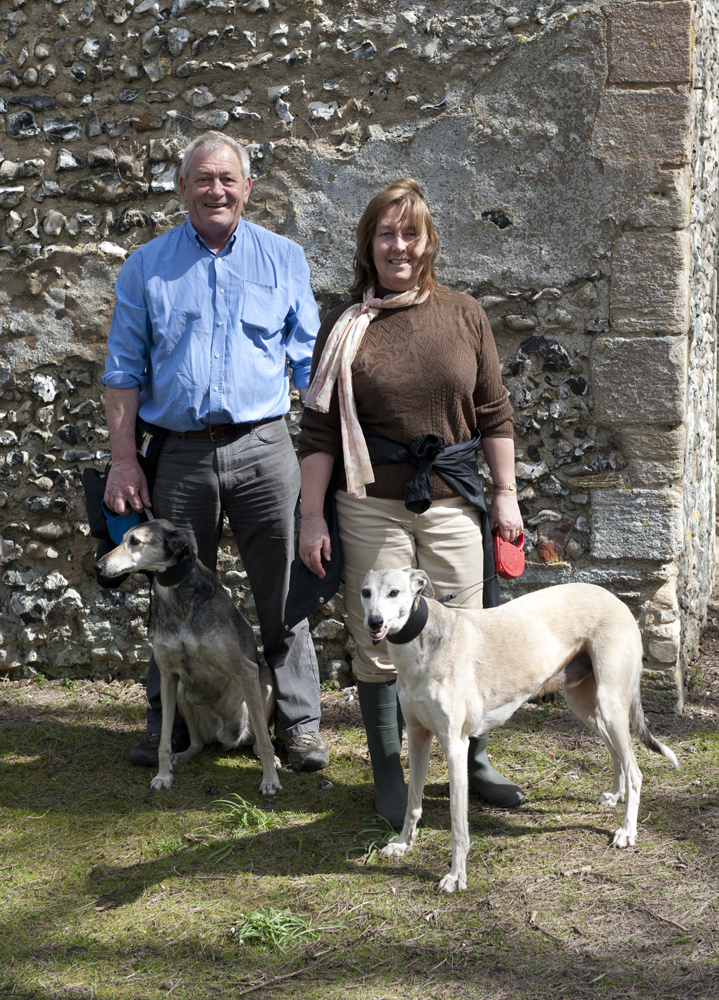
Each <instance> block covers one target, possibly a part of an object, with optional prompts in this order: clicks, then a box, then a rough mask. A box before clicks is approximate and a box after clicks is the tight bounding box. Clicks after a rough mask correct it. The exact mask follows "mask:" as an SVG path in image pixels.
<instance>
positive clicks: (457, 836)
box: [438, 737, 469, 892]
mask: <svg viewBox="0 0 719 1000" xmlns="http://www.w3.org/2000/svg"><path fill="white" fill-rule="evenodd" d="M468 749H469V740H467V739H461V738H459V737H458V738H457V739H455V740H452V742H451V743H449V741H448V743H447V746H446V747H444V752H445V755H446V757H447V765H448V767H449V813H450V820H451V825H452V867H451V868H450V870H449V872H448V873H447V874H446V875H445V876H444V878H443V879H442V880H441V882H440V883H439V886H438V888H439V891H440V892H461V890H462V889H466V888H467V852H468V851H469V822H468V819H467V807H468V803H467V796H468V791H469V779H468V776H467V751H468Z"/></svg>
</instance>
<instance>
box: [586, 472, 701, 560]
mask: <svg viewBox="0 0 719 1000" xmlns="http://www.w3.org/2000/svg"><path fill="white" fill-rule="evenodd" d="M682 517H683V504H682V494H681V492H680V491H679V490H627V489H625V490H595V491H594V495H593V497H592V555H593V556H594V557H595V558H596V559H652V560H656V561H657V562H669V561H670V560H671V559H673V558H674V557H675V556H676V555H677V554H678V553H679V551H680V550H681V545H682V537H683V529H682V524H683V520H682Z"/></svg>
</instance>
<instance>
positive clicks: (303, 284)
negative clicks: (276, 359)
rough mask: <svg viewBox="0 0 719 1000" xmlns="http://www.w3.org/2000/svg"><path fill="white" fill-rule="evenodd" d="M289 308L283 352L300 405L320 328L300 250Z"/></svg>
mask: <svg viewBox="0 0 719 1000" xmlns="http://www.w3.org/2000/svg"><path fill="white" fill-rule="evenodd" d="M290 298H291V306H290V311H289V313H288V315H287V319H286V333H285V351H286V353H287V357H288V358H289V361H290V368H291V369H292V381H293V382H294V384H295V386H296V388H297V389H299V391H300V399H301V400H302V402H304V400H305V396H306V395H307V388H308V386H309V381H310V368H311V366H312V351H313V349H314V346H315V340H316V338H317V331H318V330H319V328H320V317H319V313H318V311H317V303H316V302H315V299H314V295H313V294H312V286H311V285H310V269H309V266H308V264H307V260H306V258H305V255H304V253H303V252H302V249H301V248H300V247H297V248H296V257H295V261H294V265H293V268H292V285H291V291H290Z"/></svg>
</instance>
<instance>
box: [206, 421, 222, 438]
mask: <svg viewBox="0 0 719 1000" xmlns="http://www.w3.org/2000/svg"><path fill="white" fill-rule="evenodd" d="M215 426H216V425H215V424H210V426H209V427H208V428H207V430H208V431H209V433H210V441H219V440H220V439H219V438H216V437H215Z"/></svg>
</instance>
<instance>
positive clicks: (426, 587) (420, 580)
mask: <svg viewBox="0 0 719 1000" xmlns="http://www.w3.org/2000/svg"><path fill="white" fill-rule="evenodd" d="M409 578H410V580H411V582H412V590H413V591H414V592H415V594H421V595H422V597H434V587H433V586H432V584H431V583H430V582H429V577H428V576H427V574H426V573H425V571H424V570H423V569H413V570H410V574H409Z"/></svg>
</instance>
